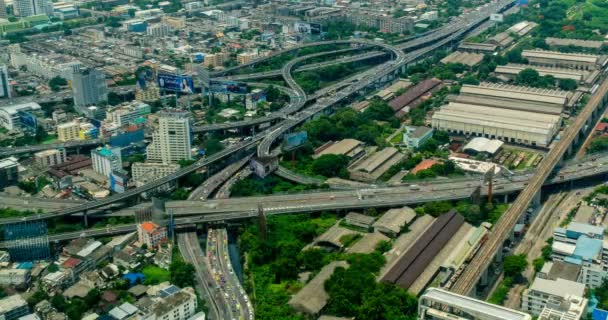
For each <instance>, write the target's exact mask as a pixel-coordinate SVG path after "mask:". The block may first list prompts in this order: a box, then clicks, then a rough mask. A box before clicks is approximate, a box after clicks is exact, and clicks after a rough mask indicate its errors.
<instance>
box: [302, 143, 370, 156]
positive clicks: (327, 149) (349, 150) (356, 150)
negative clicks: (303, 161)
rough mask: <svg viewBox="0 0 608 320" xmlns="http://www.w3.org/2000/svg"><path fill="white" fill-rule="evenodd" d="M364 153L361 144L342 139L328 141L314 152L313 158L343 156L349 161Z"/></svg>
mask: <svg viewBox="0 0 608 320" xmlns="http://www.w3.org/2000/svg"><path fill="white" fill-rule="evenodd" d="M364 153H365V149H364V148H363V142H361V141H359V140H356V139H343V140H340V141H337V142H334V141H328V142H327V143H325V144H323V145H322V146H320V147H318V148H317V149H316V150H315V154H314V156H313V158H318V157H320V156H322V155H326V154H337V155H345V156H347V157H349V158H351V159H354V158H358V157H360V156H362V155H363V154H364Z"/></svg>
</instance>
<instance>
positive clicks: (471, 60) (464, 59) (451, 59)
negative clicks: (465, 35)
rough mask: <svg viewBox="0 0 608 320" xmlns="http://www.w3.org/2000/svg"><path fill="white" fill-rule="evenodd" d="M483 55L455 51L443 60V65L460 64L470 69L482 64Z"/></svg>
mask: <svg viewBox="0 0 608 320" xmlns="http://www.w3.org/2000/svg"><path fill="white" fill-rule="evenodd" d="M483 56H484V55H483V54H481V53H473V52H463V51H454V52H452V53H451V54H449V55H448V56H446V57H445V58H443V59H441V61H440V62H441V63H443V64H448V63H460V64H464V65H465V66H468V67H474V66H476V65H478V64H479V63H481V61H482V60H483Z"/></svg>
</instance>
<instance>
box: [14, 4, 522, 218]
mask: <svg viewBox="0 0 608 320" xmlns="http://www.w3.org/2000/svg"><path fill="white" fill-rule="evenodd" d="M511 3H512V1H510V0H509V1H502V2H496V3H493V4H492V5H491V6H485V7H484V8H486V10H485V11H483V10H481V11H479V12H476V13H474V14H473V16H472V19H470V20H469V21H471V22H467V21H466V20H465V21H464V22H461V23H460V24H461V25H462V29H461V30H459V31H457V32H455V33H454V30H453V29H452V30H450V29H448V30H445V29H444V30H442V31H441V32H439V33H437V34H433V35H430V36H427V37H425V38H417V39H415V40H413V41H411V43H410V42H408V43H407V44H406V46H408V47H410V48H415V47H417V46H427V45H428V47H425V48H423V49H419V50H415V51H413V52H410V53H408V54H407V55H405V54H404V53H403V52H402V51H401V50H395V47H393V46H390V45H386V44H382V43H378V42H372V41H356V40H344V41H342V40H341V41H333V43H342V42H344V43H353V42H358V43H362V44H370V45H378V46H381V47H383V48H385V49H388V50H391V51H392V52H394V55H395V58H396V59H395V60H394V61H390V62H388V63H386V64H384V65H382V66H381V67H380V68H381V69H379V70H378V72H376V73H375V74H374V75H367V76H362V77H361V78H360V79H359V81H358V82H357V83H356V84H355V85H351V86H350V87H349V88H347V89H345V90H342V91H341V92H339V93H337V94H336V95H335V96H334V97H332V98H329V99H323V100H324V101H322V102H318V103H317V104H315V105H314V106H312V107H311V108H308V109H309V110H306V111H304V112H305V113H302V114H299V115H298V116H297V117H295V118H294V119H293V120H287V121H285V122H286V124H279V125H275V126H272V127H270V128H268V129H267V130H265V131H263V132H260V133H258V134H256V135H254V136H252V137H251V139H250V140H247V141H243V142H241V143H239V144H237V145H235V146H233V147H230V148H227V149H225V150H222V151H220V152H218V153H217V154H214V155H212V156H209V157H207V158H205V159H201V160H199V161H197V162H196V163H194V164H192V165H190V166H187V167H184V168H181V169H180V170H178V171H177V172H175V173H173V174H170V175H167V176H165V177H162V178H160V179H158V180H155V181H153V182H150V183H148V184H146V185H144V186H141V187H138V188H135V189H132V190H128V191H127V192H125V193H122V194H117V195H113V196H111V197H108V198H106V199H102V200H98V201H92V202H87V203H84V204H80V205H77V206H74V207H70V208H65V209H61V210H57V211H55V212H52V213H49V214H40V215H36V216H30V217H24V218H15V219H5V220H4V221H3V223H18V222H22V221H33V220H42V219H49V218H54V217H59V216H64V215H70V214H75V213H83V214H85V215H86V214H87V213H88V212H90V211H91V210H93V209H97V208H102V207H105V206H108V205H110V204H112V203H115V202H121V201H123V200H125V199H128V198H130V197H133V196H136V195H139V194H141V193H143V192H147V191H150V190H153V189H156V188H158V187H160V186H162V185H164V184H166V183H168V182H171V181H173V180H176V179H179V178H181V177H184V176H186V175H188V174H190V173H192V172H195V171H196V170H199V169H201V168H203V167H206V166H208V165H210V164H212V163H214V162H216V161H219V160H222V159H223V158H225V157H228V156H230V155H232V154H235V153H237V152H242V151H245V150H247V149H250V148H253V147H255V146H256V145H258V144H260V147H258V155H262V156H268V155H269V150H270V146H271V144H272V143H273V142H274V141H275V140H276V139H277V138H278V137H280V136H281V135H282V134H283V133H285V132H287V131H288V130H290V129H291V128H293V127H294V126H295V125H297V124H298V123H301V122H302V121H304V120H306V119H307V118H308V117H310V116H311V115H314V114H316V113H317V112H319V111H322V110H324V109H326V108H328V107H329V106H331V105H333V104H334V103H336V102H338V101H340V100H342V99H343V98H344V97H346V96H348V95H350V94H352V93H353V92H355V91H357V90H360V89H362V88H365V87H366V86H367V85H369V84H370V83H373V82H374V81H376V80H377V79H380V78H382V77H384V76H386V75H388V74H391V73H394V72H395V71H397V69H399V68H401V67H403V65H404V64H405V63H408V62H414V61H416V59H419V58H421V57H423V56H424V55H426V54H428V53H430V52H432V51H433V50H435V49H436V48H439V47H441V46H443V45H445V44H447V43H451V42H457V41H458V40H459V38H460V37H461V36H462V35H463V34H464V33H465V32H466V30H468V29H471V28H474V27H475V26H476V25H478V24H479V23H480V22H482V21H484V20H485V19H487V18H488V17H489V14H490V13H492V12H495V11H497V10H499V9H501V8H502V7H504V6H506V5H509V4H511ZM445 34H451V35H450V36H447V37H445ZM438 38H443V39H442V40H440V41H436V40H437V39H438ZM330 43H331V42H330ZM320 44H328V42H322V43H316V44H307V45H306V46H308V45H320ZM278 54H280V53H277V55H278ZM288 65H289V67H287V68H283V72H284V76H285V75H286V74H288V76H287V78H288V81H287V82H288V84H290V86H293V88H294V89H293V90H294V91H295V92H296V94H297V95H296V97H295V99H294V101H291V102H290V104H291V106H299V105H301V106H303V104H304V102H305V100H306V98H305V95H302V94H301V93H302V89H301V88H299V86H297V84H295V81H294V80H293V78H291V75H290V73H291V69H292V68H293V66H294V65H295V63H289V64H288Z"/></svg>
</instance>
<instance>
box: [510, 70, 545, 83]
mask: <svg viewBox="0 0 608 320" xmlns="http://www.w3.org/2000/svg"><path fill="white" fill-rule="evenodd" d="M515 81H516V82H517V83H518V84H520V85H528V86H533V85H535V84H537V83H538V82H539V81H540V75H539V74H538V71H536V70H534V69H531V68H526V69H523V70H522V71H520V72H519V73H518V74H517V78H516V80H515Z"/></svg>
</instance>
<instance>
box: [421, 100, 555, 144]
mask: <svg viewBox="0 0 608 320" xmlns="http://www.w3.org/2000/svg"><path fill="white" fill-rule="evenodd" d="M560 123H561V117H560V116H558V115H551V114H539V113H534V112H528V111H520V110H511V109H500V108H491V107H486V106H477V105H471V104H462V103H454V102H450V104H448V105H446V106H443V107H442V108H441V110H440V111H437V112H435V114H433V119H432V125H433V128H435V129H437V130H444V131H448V132H450V133H455V134H462V135H471V136H480V137H481V136H483V137H487V138H491V139H499V140H502V141H504V142H510V143H519V144H526V145H533V146H540V147H547V146H549V144H550V143H551V141H552V140H553V137H554V136H555V134H556V133H557V132H558V131H559V128H560Z"/></svg>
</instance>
